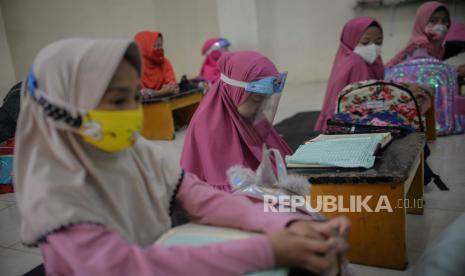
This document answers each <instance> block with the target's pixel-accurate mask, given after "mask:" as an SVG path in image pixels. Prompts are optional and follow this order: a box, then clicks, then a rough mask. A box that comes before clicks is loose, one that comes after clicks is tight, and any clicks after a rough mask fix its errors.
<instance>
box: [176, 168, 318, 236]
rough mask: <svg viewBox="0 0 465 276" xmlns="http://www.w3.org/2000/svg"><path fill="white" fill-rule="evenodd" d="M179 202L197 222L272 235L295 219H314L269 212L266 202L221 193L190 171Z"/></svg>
mask: <svg viewBox="0 0 465 276" xmlns="http://www.w3.org/2000/svg"><path fill="white" fill-rule="evenodd" d="M176 200H177V203H178V204H180V206H181V207H182V209H184V210H185V211H186V212H187V213H188V214H189V215H190V217H191V219H192V220H193V221H194V222H197V223H200V224H211V225H218V226H226V227H233V228H239V229H243V230H247V231H258V232H264V233H268V234H270V233H274V232H276V231H278V230H281V229H283V228H284V227H286V225H287V224H289V223H290V222H292V221H294V220H311V217H310V216H308V215H304V214H301V213H271V212H265V211H264V204H263V201H259V200H255V199H252V198H249V197H246V196H240V195H232V194H229V193H226V192H223V191H219V190H217V189H214V188H212V187H211V186H210V185H208V184H207V183H205V182H203V181H201V180H200V179H198V178H197V176H195V175H193V174H191V173H187V172H186V174H185V176H184V179H183V182H182V183H181V186H180V188H179V191H178V194H177V196H176Z"/></svg>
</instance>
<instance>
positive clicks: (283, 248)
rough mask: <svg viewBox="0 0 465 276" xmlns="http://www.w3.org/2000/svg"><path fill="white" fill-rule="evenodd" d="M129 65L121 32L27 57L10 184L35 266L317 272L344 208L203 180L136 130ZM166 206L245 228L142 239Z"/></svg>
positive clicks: (91, 270)
mask: <svg viewBox="0 0 465 276" xmlns="http://www.w3.org/2000/svg"><path fill="white" fill-rule="evenodd" d="M141 71H142V68H141V60H140V55H139V51H138V48H137V46H136V45H135V44H134V43H133V42H132V41H130V40H95V39H85V38H75V39H66V40H62V41H57V42H55V43H53V44H51V45H49V46H47V47H45V48H44V49H42V50H41V51H40V53H39V54H38V55H37V57H36V58H35V59H34V62H33V64H32V66H31V71H30V73H29V74H28V77H27V79H26V81H25V82H24V83H25V85H23V87H22V90H21V113H20V115H19V121H18V126H17V132H16V139H17V142H18V144H21V145H22V146H21V147H18V148H16V151H15V157H16V159H15V190H16V191H15V192H16V197H17V202H18V207H19V210H20V214H21V239H22V242H23V243H24V244H26V245H29V246H39V247H40V249H41V254H42V256H43V259H44V266H45V270H46V273H47V275H99V276H106V275H243V274H245V273H248V272H253V271H257V270H264V269H268V268H272V267H298V268H302V269H305V270H308V271H311V272H313V273H317V274H320V273H321V272H323V271H325V270H327V269H329V268H331V267H332V266H334V265H336V264H337V259H338V256H339V255H341V254H342V253H343V252H344V251H345V250H346V249H347V244H346V242H345V240H344V239H343V237H344V236H347V234H348V230H349V227H350V222H349V221H348V220H347V219H345V218H343V217H339V218H334V219H332V220H329V221H327V222H313V221H311V217H309V216H307V215H303V214H283V213H272V212H264V211H263V210H264V205H263V202H260V201H255V200H253V199H250V198H247V197H244V196H239V195H236V196H233V195H230V194H227V193H224V192H221V191H218V190H215V189H213V188H211V187H210V186H209V185H208V184H206V183H205V182H203V181H201V180H199V179H198V178H197V176H195V175H194V174H191V173H189V172H183V171H182V169H181V168H180V167H179V164H178V161H177V160H176V159H175V158H172V156H171V155H170V154H168V153H167V152H166V151H165V150H164V149H162V148H160V147H157V146H156V145H154V144H152V143H151V142H149V141H147V140H144V139H143V138H142V137H139V138H137V135H135V134H137V132H138V131H139V130H140V128H141V125H142V117H143V116H142V110H141V107H140V104H139V102H138V101H137V99H138V98H137V97H136V96H137V93H138V84H139V81H140V80H139V78H140V75H141ZM31 137H34V139H31ZM227 138H230V137H227ZM217 158H218V160H221V158H222V156H221V155H219V156H217ZM175 207H177V208H180V209H182V210H184V211H185V212H186V213H187V214H188V215H189V216H190V217H191V219H192V220H193V221H195V222H197V223H200V224H210V225H218V226H224V227H231V228H240V229H244V230H248V231H253V232H256V234H255V235H253V236H252V237H250V238H247V239H243V240H237V241H229V242H218V243H215V244H211V245H205V246H182V245H179V246H171V247H162V246H157V245H153V243H154V242H155V241H156V240H157V239H158V238H159V237H160V236H161V235H162V234H163V233H165V232H166V231H168V230H169V229H170V227H171V220H170V214H171V212H172V211H173V208H175Z"/></svg>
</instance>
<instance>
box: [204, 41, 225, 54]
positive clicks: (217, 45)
mask: <svg viewBox="0 0 465 276" xmlns="http://www.w3.org/2000/svg"><path fill="white" fill-rule="evenodd" d="M230 45H231V43H230V42H229V40H227V39H226V38H220V39H218V41H217V42H215V43H214V44H213V45H212V46H211V47H210V49H208V50H207V51H206V52H205V54H204V56H208V55H209V54H210V53H211V52H213V51H216V50H221V49H222V50H224V51H228V49H229V46H230Z"/></svg>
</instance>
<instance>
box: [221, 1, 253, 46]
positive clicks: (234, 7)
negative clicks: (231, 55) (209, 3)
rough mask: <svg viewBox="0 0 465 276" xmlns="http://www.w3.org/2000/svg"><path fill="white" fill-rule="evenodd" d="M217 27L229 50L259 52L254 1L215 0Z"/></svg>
mask: <svg viewBox="0 0 465 276" xmlns="http://www.w3.org/2000/svg"><path fill="white" fill-rule="evenodd" d="M216 2H217V9H218V25H219V28H220V33H221V36H222V37H226V38H228V40H230V41H231V50H245V49H247V50H256V51H258V50H259V36H258V34H259V30H258V28H259V26H258V20H257V12H258V11H257V5H256V1H255V0H234V1H231V0H217V1H216Z"/></svg>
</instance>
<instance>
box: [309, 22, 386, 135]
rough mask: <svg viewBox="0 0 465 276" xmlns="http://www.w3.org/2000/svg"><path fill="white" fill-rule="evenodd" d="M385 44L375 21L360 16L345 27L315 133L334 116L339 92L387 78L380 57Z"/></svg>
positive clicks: (381, 32) (380, 28) (323, 127)
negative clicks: (353, 85)
mask: <svg viewBox="0 0 465 276" xmlns="http://www.w3.org/2000/svg"><path fill="white" fill-rule="evenodd" d="M382 43H383V30H382V27H381V25H380V24H379V23H378V22H377V21H376V20H375V19H373V18H371V17H368V16H361V17H356V18H353V19H351V20H350V21H349V22H347V23H346V24H345V26H344V28H343V29H342V34H341V41H340V45H339V49H338V51H337V54H336V58H335V59H334V63H333V68H332V69H331V75H330V77H329V81H328V86H327V89H326V96H325V99H324V102H323V107H322V109H321V113H320V116H319V117H318V120H317V122H316V125H315V130H316V131H321V132H323V131H325V130H326V121H327V120H328V119H329V118H331V117H332V116H333V114H334V111H335V108H336V101H337V98H338V95H339V92H341V90H342V89H343V88H344V87H345V86H346V85H348V84H351V83H354V82H358V81H363V80H369V79H378V80H379V79H383V78H384V66H383V61H382V59H381V56H380V54H381V45H382Z"/></svg>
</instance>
